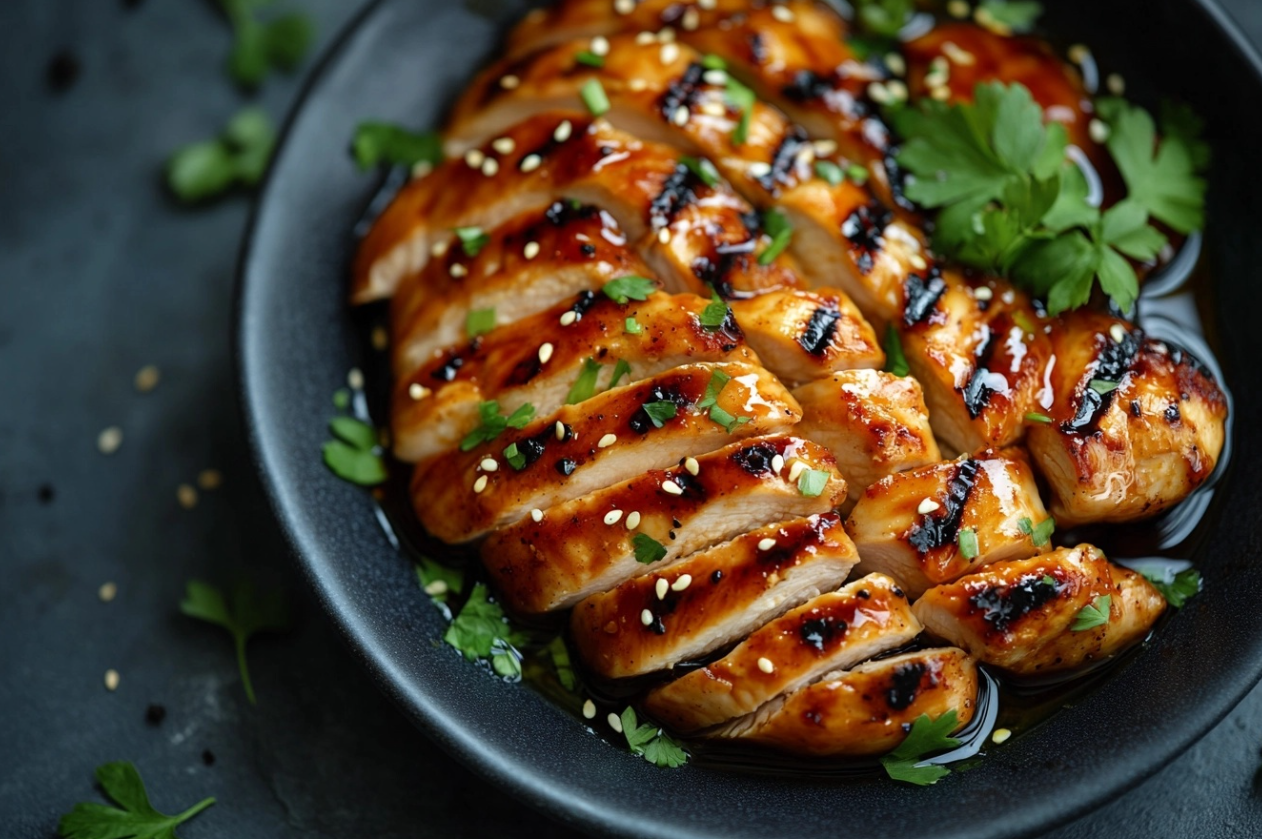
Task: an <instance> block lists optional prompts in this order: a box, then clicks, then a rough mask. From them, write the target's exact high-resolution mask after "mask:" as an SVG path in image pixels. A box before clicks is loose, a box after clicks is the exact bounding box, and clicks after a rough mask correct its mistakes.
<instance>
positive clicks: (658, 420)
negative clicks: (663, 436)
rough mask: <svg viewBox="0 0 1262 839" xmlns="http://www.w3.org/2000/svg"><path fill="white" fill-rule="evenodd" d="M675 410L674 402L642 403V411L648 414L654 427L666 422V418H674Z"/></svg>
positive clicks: (659, 426)
mask: <svg viewBox="0 0 1262 839" xmlns="http://www.w3.org/2000/svg"><path fill="white" fill-rule="evenodd" d="M677 410H678V408H677V406H676V405H675V403H674V402H646V403H645V404H644V413H646V414H648V418H649V420H651V421H652V423H653V426H654V427H655V428H661V427H662V426H663V425H665V424H666V420H669V419H674V418H675V412H676V411H677Z"/></svg>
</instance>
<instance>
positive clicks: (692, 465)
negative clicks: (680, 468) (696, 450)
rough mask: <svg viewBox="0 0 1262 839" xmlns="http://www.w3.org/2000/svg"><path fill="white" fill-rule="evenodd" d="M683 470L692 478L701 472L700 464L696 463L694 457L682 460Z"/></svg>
mask: <svg viewBox="0 0 1262 839" xmlns="http://www.w3.org/2000/svg"><path fill="white" fill-rule="evenodd" d="M684 468H685V469H687V470H688V474H689V475H693V476H694V477H695V476H696V475H698V474H700V472H701V464H700V463H698V462H697V459H696V458H695V457H686V458H684Z"/></svg>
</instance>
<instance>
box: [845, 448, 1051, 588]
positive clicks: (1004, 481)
mask: <svg viewBox="0 0 1262 839" xmlns="http://www.w3.org/2000/svg"><path fill="white" fill-rule="evenodd" d="M1046 518H1047V512H1046V511H1045V510H1044V509H1043V502H1042V501H1041V500H1040V499H1039V494H1038V488H1037V487H1036V486H1035V485H1034V472H1033V470H1032V469H1031V468H1030V464H1029V461H1028V460H1027V459H1026V455H1025V452H1023V451H1021V450H1020V449H1006V450H1004V451H984V452H980V453H979V454H977V455H974V456H972V457H965V458H961V459H959V460H948V461H944V462H942V463H937V464H933V465H931V466H923V467H921V468H919V469H912V470H910V471H907V472H899V473H897V474H894V475H888V476H886V477H884V478H881V479H880V480H879V481H877V482H876V483H874V484H872V485H871V486H869V487H868V488H867V489H866V490H864V492H863V495H862V496H861V497H860V498H859V502H858V503H857V504H855V507H854V509H853V510H852V511H851V512H850V517H849V518H848V519H847V520H846V532H848V533H849V534H850V538H851V539H853V540H854V543H855V547H856V548H858V550H859V557H860V560H859V570H860V571H863V572H867V571H881V572H883V573H886V574H890V575H891V576H893V577H895V578H897V579H898V580H899V581H900V582H901V583H902V584H903V585H904V587H905V588H906V589H907V591H908V593H909V594H910V595H911V596H912V598H913V599H914V598H916V597H919V596H920V594H921V592H923V591H925V589H928V588H930V587H932V586H934V585H937V584H938V583H943V582H947V581H949V580H954V579H955V578H957V577H960V576H962V575H964V574H967V573H968V572H970V571H973V570H975V569H977V568H980V567H982V566H984V565H989V564H991V563H994V562H1002V561H1004V560H1009V559H1023V558H1025V557H1028V556H1031V555H1033V554H1036V553H1042V552H1045V551H1047V550H1050V548H1048V547H1047V544H1046V541H1045V540H1043V539H1042V537H1041V536H1040V541H1043V542H1044V545H1043V546H1042V547H1040V546H1038V545H1036V544H1035V543H1034V539H1035V533H1034V530H1035V528H1037V527H1038V526H1039V525H1040V524H1042V523H1043V522H1044V520H1045V519H1046ZM970 554H972V555H971V556H970Z"/></svg>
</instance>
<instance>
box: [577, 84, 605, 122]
mask: <svg viewBox="0 0 1262 839" xmlns="http://www.w3.org/2000/svg"><path fill="white" fill-rule="evenodd" d="M578 95H579V97H580V98H581V99H582V100H583V104H584V105H586V106H587V110H589V111H591V113H592V116H594V117H598V116H603V115H604V114H607V113H608V112H609V97H608V96H607V95H605V89H604V88H603V87H602V86H601V84H600V79H588V80H587V81H586V82H584V83H583V86H582V87H581V88H579V91H578Z"/></svg>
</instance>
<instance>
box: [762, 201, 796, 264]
mask: <svg viewBox="0 0 1262 839" xmlns="http://www.w3.org/2000/svg"><path fill="white" fill-rule="evenodd" d="M762 229H763V232H764V233H766V234H767V235H768V236H770V237H771V244H769V245H767V247H766V248H765V249H764V250H763V252H762V253H760V254H758V264H759V265H770V264H771V263H772V262H775V260H776V257H777V256H779V255H780V254H781V253H783V252H784V249H785V248H787V247H788V246H789V241H790V240H791V239H792V238H793V225H791V224H789V219H788V218H787V217H786V216H785V214H784V213H782V212H780V211H779V210H767V211H766V212H765V213H763V214H762Z"/></svg>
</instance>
